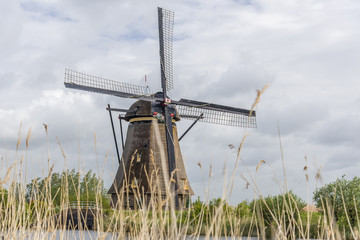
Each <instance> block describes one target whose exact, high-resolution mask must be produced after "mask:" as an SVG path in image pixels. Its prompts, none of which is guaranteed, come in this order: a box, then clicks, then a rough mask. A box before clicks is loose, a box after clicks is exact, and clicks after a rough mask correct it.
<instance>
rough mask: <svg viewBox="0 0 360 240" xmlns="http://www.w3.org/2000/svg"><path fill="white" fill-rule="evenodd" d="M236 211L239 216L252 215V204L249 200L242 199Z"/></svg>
mask: <svg viewBox="0 0 360 240" xmlns="http://www.w3.org/2000/svg"><path fill="white" fill-rule="evenodd" d="M235 213H236V216H238V217H241V218H243V217H249V216H250V215H251V209H250V205H249V204H248V202H247V201H242V202H241V203H239V204H238V205H237V206H236V207H235Z"/></svg>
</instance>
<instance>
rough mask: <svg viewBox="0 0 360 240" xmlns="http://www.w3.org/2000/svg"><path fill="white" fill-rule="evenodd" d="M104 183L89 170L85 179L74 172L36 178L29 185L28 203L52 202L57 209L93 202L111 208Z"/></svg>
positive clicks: (27, 192) (68, 171)
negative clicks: (58, 207)
mask: <svg viewBox="0 0 360 240" xmlns="http://www.w3.org/2000/svg"><path fill="white" fill-rule="evenodd" d="M106 192H107V191H106V189H105V188H104V183H103V181H102V180H101V179H100V178H98V177H97V176H96V174H95V173H94V172H92V170H89V171H88V172H87V173H86V174H85V175H84V176H83V177H81V175H80V174H79V172H76V171H75V170H74V169H73V170H71V171H70V170H67V171H64V172H62V173H53V174H51V175H50V176H48V177H46V178H43V179H41V178H35V179H33V180H32V181H31V183H29V184H27V188H26V195H25V197H26V200H27V201H28V202H32V201H41V202H51V203H52V204H53V205H54V206H55V207H57V206H60V205H61V204H62V203H65V204H66V203H67V202H74V201H92V202H97V203H100V204H101V205H102V207H103V208H109V207H110V198H109V196H108V195H107V194H106Z"/></svg>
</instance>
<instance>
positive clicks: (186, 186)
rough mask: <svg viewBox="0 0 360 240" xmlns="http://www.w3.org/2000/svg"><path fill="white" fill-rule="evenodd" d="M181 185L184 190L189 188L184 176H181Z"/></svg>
mask: <svg viewBox="0 0 360 240" xmlns="http://www.w3.org/2000/svg"><path fill="white" fill-rule="evenodd" d="M181 182H182V185H183V187H184V190H189V185H188V182H187V179H186V178H181Z"/></svg>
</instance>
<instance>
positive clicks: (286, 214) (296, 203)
mask: <svg viewBox="0 0 360 240" xmlns="http://www.w3.org/2000/svg"><path fill="white" fill-rule="evenodd" d="M305 205H306V204H305V202H304V201H303V200H302V199H301V198H300V197H298V196H297V195H295V194H294V193H293V192H292V191H289V192H288V193H284V194H279V195H276V196H267V197H265V198H263V199H258V200H253V201H252V202H251V204H250V206H251V211H253V210H258V211H260V212H261V213H262V216H261V218H262V220H263V221H264V224H265V225H266V226H270V225H271V224H272V223H273V222H274V221H275V220H278V222H280V221H283V222H284V223H290V222H294V221H298V219H299V210H300V209H302V208H303V207H305Z"/></svg>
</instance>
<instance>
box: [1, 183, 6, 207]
mask: <svg viewBox="0 0 360 240" xmlns="http://www.w3.org/2000/svg"><path fill="white" fill-rule="evenodd" d="M7 199H8V191H7V190H6V189H5V188H2V187H0V204H1V205H3V206H4V205H5V204H6V203H7Z"/></svg>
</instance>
